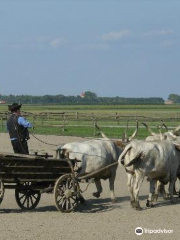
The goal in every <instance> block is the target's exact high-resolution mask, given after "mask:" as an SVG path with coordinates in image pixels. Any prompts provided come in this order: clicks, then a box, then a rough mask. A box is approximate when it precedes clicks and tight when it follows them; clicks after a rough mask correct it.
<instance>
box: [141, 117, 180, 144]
mask: <svg viewBox="0 0 180 240" xmlns="http://www.w3.org/2000/svg"><path fill="white" fill-rule="evenodd" d="M142 124H143V125H144V126H145V127H146V129H147V130H148V132H149V133H150V134H151V136H148V137H147V138H146V140H150V141H156V140H165V139H168V140H177V137H178V135H175V133H176V134H178V132H179V133H180V126H179V127H177V128H176V129H175V130H174V131H170V130H168V128H167V126H166V125H165V124H164V123H163V121H162V124H161V125H160V126H157V128H158V129H159V134H158V133H155V132H153V131H152V130H151V128H150V127H149V126H148V125H147V124H146V123H142ZM162 127H165V128H166V130H167V132H165V133H162Z"/></svg>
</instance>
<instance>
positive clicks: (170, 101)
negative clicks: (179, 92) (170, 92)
mask: <svg viewBox="0 0 180 240" xmlns="http://www.w3.org/2000/svg"><path fill="white" fill-rule="evenodd" d="M164 103H165V104H174V101H172V100H166V101H164Z"/></svg>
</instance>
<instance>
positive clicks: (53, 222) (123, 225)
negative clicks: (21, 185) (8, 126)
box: [0, 133, 180, 240]
mask: <svg viewBox="0 0 180 240" xmlns="http://www.w3.org/2000/svg"><path fill="white" fill-rule="evenodd" d="M37 137H38V138H40V139H41V140H43V141H45V142H47V143H50V144H55V145H56V144H57V145H58V144H59V145H62V144H64V143H67V142H72V141H82V140H84V139H81V138H76V137H62V136H42V135H37ZM55 149H56V147H55V146H52V145H47V144H44V143H41V142H39V141H37V140H36V139H35V138H34V137H33V136H32V137H31V139H30V140H29V150H30V152H31V153H33V152H35V151H38V152H39V153H46V152H47V153H49V154H53V155H54V154H55ZM0 151H1V152H11V153H13V151H12V147H11V144H10V140H9V136H8V134H3V133H2V134H0ZM126 181H127V177H126V173H125V171H124V168H123V167H118V170H117V177H116V181H115V194H116V196H117V199H118V202H117V203H115V204H112V203H111V200H110V194H109V188H108V181H102V185H103V189H104V191H103V193H102V195H101V197H100V198H99V199H96V198H94V197H93V196H92V192H93V191H94V189H95V187H94V185H90V186H89V188H88V190H87V191H86V192H84V193H83V196H84V197H85V199H86V200H87V201H86V204H83V205H79V206H78V207H77V209H76V210H75V211H74V212H71V213H61V212H58V211H57V209H56V207H55V203H54V196H53V194H43V195H42V197H41V200H40V203H39V205H38V206H37V208H36V209H34V210H33V211H32V212H24V211H22V210H21V209H19V207H18V206H17V204H16V201H15V196H14V190H6V191H5V196H4V199H3V202H2V203H1V205H0V240H30V239H33V240H36V239H38V240H60V239H62V240H115V239H118V240H120V239H123V240H126V239H127V240H129V239H132V238H133V239H139V238H141V239H159V240H161V239H163V240H164V239H166V240H167V239H173V240H176V239H179V236H180V225H179V212H180V200H179V199H177V204H175V205H172V204H170V202H169V201H165V200H163V198H162V197H160V198H159V199H158V202H157V203H156V205H155V206H154V207H153V208H151V209H150V208H146V199H147V195H148V191H149V184H148V182H147V181H146V180H144V182H143V185H142V188H141V191H140V204H141V207H143V210H142V211H135V210H134V209H132V208H131V207H130V203H129V199H130V198H129V193H128V189H127V185H126ZM177 187H178V188H179V184H177ZM81 188H82V190H83V189H85V188H86V184H84V183H82V184H81ZM137 227H141V228H143V231H144V233H143V234H142V235H141V236H138V235H136V234H135V229H136V228H137ZM150 230H158V231H156V233H155V232H152V231H151V234H150ZM167 230H172V231H171V233H165V232H166V231H167ZM169 232H170V231H169Z"/></svg>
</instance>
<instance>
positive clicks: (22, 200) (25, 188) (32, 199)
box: [15, 182, 41, 211]
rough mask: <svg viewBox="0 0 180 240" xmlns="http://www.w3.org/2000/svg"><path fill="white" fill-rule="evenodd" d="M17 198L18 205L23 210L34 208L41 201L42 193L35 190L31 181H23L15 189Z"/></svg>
mask: <svg viewBox="0 0 180 240" xmlns="http://www.w3.org/2000/svg"><path fill="white" fill-rule="evenodd" d="M15 198H16V202H17V204H18V206H19V207H20V208H21V209H23V210H27V211H28V210H33V209H34V208H35V207H36V206H37V205H38V203H39V201H40V198H41V194H40V192H39V191H38V190H33V186H32V184H31V183H30V182H27V183H23V184H22V185H20V186H18V188H16V189H15Z"/></svg>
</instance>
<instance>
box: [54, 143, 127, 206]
mask: <svg viewBox="0 0 180 240" xmlns="http://www.w3.org/2000/svg"><path fill="white" fill-rule="evenodd" d="M58 152H59V155H60V158H68V159H77V160H79V161H80V166H79V169H78V176H79V177H80V176H84V175H86V174H89V173H93V172H95V171H96V170H99V169H101V168H103V167H106V166H108V165H109V164H112V163H115V162H117V161H118V158H119V155H120V154H121V152H122V148H121V147H119V146H118V145H117V143H116V142H115V141H112V140H110V139H108V138H103V139H97V140H89V141H84V142H72V143H67V144H65V145H64V146H62V147H59V148H58V149H57V153H58ZM117 166H118V162H117V164H116V165H115V166H113V167H110V168H108V169H106V170H105V171H102V172H100V173H98V174H96V175H94V176H93V178H94V179H95V185H96V188H97V192H94V193H93V196H94V197H97V198H98V197H100V194H101V193H102V185H101V181H100V179H104V180H105V179H108V178H109V187H110V196H111V199H112V202H116V197H115V194H114V181H115V177H116V169H117Z"/></svg>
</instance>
